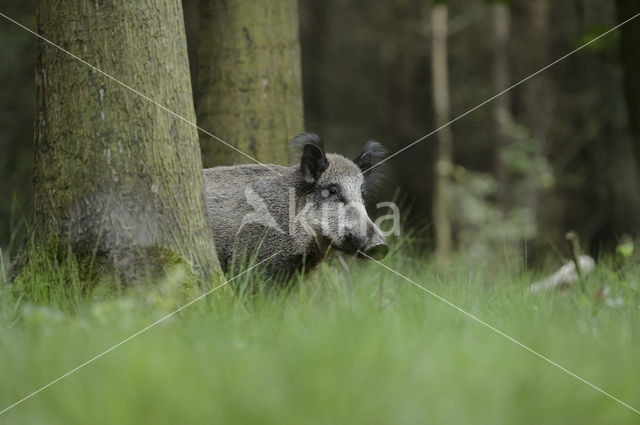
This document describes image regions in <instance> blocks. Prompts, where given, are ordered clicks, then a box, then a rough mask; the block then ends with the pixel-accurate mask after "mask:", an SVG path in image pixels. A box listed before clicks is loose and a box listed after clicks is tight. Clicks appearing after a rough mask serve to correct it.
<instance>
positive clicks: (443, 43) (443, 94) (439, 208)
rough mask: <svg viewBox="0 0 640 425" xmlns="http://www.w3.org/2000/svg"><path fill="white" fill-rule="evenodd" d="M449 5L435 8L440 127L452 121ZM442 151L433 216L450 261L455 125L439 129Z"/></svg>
mask: <svg viewBox="0 0 640 425" xmlns="http://www.w3.org/2000/svg"><path fill="white" fill-rule="evenodd" d="M447 15H448V13H447V5H446V3H441V2H438V3H436V4H434V5H433V8H432V10H431V26H432V31H433V34H432V52H431V74H432V84H433V107H434V111H435V122H436V127H441V126H443V125H445V124H446V123H447V122H448V121H449V110H450V106H449V70H448V65H447V33H448V30H447V19H448V17H447ZM437 136H438V153H437V159H436V167H435V190H434V198H433V220H434V224H435V232H436V258H437V260H438V262H440V263H446V262H448V261H449V259H450V257H451V220H450V216H451V171H452V168H453V166H452V151H453V135H452V133H451V127H450V126H447V127H444V128H443V129H441V130H440V131H438V133H437Z"/></svg>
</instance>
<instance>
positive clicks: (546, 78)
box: [523, 0, 565, 257]
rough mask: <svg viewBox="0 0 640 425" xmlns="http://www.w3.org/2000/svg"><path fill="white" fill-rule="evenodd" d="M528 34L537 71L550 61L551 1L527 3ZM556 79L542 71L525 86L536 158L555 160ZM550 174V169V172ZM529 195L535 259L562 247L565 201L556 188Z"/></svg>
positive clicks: (532, 68) (538, 189)
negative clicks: (552, 140) (551, 142)
mask: <svg viewBox="0 0 640 425" xmlns="http://www.w3.org/2000/svg"><path fill="white" fill-rule="evenodd" d="M525 10H526V13H527V33H528V34H529V35H528V37H527V38H526V44H527V46H529V47H528V50H527V53H526V57H527V58H528V64H529V65H528V69H529V70H530V72H534V71H537V70H539V69H541V68H543V67H545V66H547V65H548V64H549V63H550V62H551V55H550V47H551V46H550V37H551V33H552V32H553V31H552V28H551V21H550V19H551V17H550V14H549V12H550V2H549V0H532V1H530V2H529V3H528V4H527V7H526V9H525ZM554 93H555V90H554V88H553V80H552V78H551V74H550V73H548V72H542V73H540V74H538V75H536V76H535V78H532V79H531V80H529V81H527V83H526V84H525V85H524V104H523V106H524V112H525V113H524V116H525V121H526V123H527V127H528V129H529V131H530V132H531V137H532V138H533V140H534V141H535V144H536V145H535V146H536V156H537V158H543V157H546V158H552V157H553V156H554V155H553V152H551V150H550V148H551V147H550V146H548V143H547V139H548V137H549V132H550V131H551V126H552V124H553V113H554V103H555V101H554ZM549 172H551V170H549ZM540 184H541V182H540V179H538V182H537V185H536V187H534V188H532V190H530V191H529V192H528V194H527V201H526V203H527V206H529V207H530V208H532V209H533V210H534V211H535V215H536V226H537V230H538V231H537V241H536V243H535V244H534V249H533V250H532V253H533V255H534V256H538V257H544V256H546V255H547V253H548V249H549V246H550V245H555V246H561V245H562V242H563V238H564V234H563V231H562V230H563V229H564V227H565V225H564V223H562V216H563V214H564V212H563V211H564V199H563V197H562V196H561V194H560V193H559V192H558V188H557V186H556V185H555V184H554V186H552V187H543V186H539V185H540Z"/></svg>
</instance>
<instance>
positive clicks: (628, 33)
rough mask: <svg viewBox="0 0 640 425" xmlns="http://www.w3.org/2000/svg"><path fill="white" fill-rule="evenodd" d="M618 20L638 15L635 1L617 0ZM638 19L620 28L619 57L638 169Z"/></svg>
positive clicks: (639, 134)
mask: <svg viewBox="0 0 640 425" xmlns="http://www.w3.org/2000/svg"><path fill="white" fill-rule="evenodd" d="M616 5H617V8H618V20H619V21H620V22H622V21H624V20H627V19H629V18H631V17H632V16H633V15H635V14H637V13H640V2H638V1H637V0H617V1H616ZM639 42H640V18H636V19H634V20H633V21H631V22H629V23H627V24H625V25H623V26H622V27H621V28H620V55H621V57H622V65H623V68H624V82H625V96H626V99H627V109H628V111H629V124H630V126H631V131H632V133H633V137H634V139H635V140H634V156H635V160H636V165H637V166H638V167H640V54H638V43H639Z"/></svg>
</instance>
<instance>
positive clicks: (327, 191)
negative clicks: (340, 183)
mask: <svg viewBox="0 0 640 425" xmlns="http://www.w3.org/2000/svg"><path fill="white" fill-rule="evenodd" d="M322 197H323V198H327V199H329V200H331V201H340V202H342V196H340V191H339V190H338V188H337V187H336V186H335V185H331V186H328V187H326V188H324V189H322Z"/></svg>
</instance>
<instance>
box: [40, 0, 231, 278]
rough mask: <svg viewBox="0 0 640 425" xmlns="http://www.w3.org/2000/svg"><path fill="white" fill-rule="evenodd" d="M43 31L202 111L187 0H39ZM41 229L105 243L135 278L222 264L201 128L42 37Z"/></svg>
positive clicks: (49, 236)
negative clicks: (195, 88)
mask: <svg viewBox="0 0 640 425" xmlns="http://www.w3.org/2000/svg"><path fill="white" fill-rule="evenodd" d="M37 21H38V32H39V33H40V34H42V35H43V36H44V37H46V38H47V39H50V40H52V41H53V42H55V43H58V44H60V45H61V46H63V47H64V48H65V49H67V50H69V51H70V52H73V53H74V54H77V55H78V56H80V57H82V58H83V59H85V60H86V61H87V62H89V63H91V64H93V65H95V66H96V67H98V68H99V69H101V70H103V71H104V72H106V73H108V74H110V75H112V76H114V77H115V78H117V79H119V80H121V81H123V82H125V83H126V84H128V85H130V86H131V87H134V88H135V89H136V90H138V91H140V92H142V93H144V94H145V95H147V96H149V97H150V98H152V99H154V100H155V101H157V102H159V103H160V104H162V105H166V106H167V107H168V108H169V109H171V110H172V111H175V112H176V113H177V114H179V115H181V116H182V117H184V118H186V119H187V120H189V121H192V122H193V121H195V113H194V108H193V101H192V97H191V86H190V81H189V69H188V63H187V46H186V41H185V32H184V24H183V18H182V7H181V5H180V1H179V0H148V1H146V2H145V3H144V5H142V4H139V3H137V2H120V1H115V0H109V1H101V2H87V1H84V0H69V1H67V2H65V3H64V4H60V3H58V2H52V1H48V0H41V1H39V2H38V10H37ZM36 87H37V115H36V125H35V151H36V156H35V177H34V199H33V211H32V217H31V229H30V230H31V233H32V235H33V237H34V239H35V241H36V245H37V246H42V245H43V244H44V243H50V241H51V240H56V241H59V242H60V243H63V244H70V246H71V247H72V248H73V250H74V251H75V253H76V254H77V255H78V257H79V258H80V259H81V260H82V259H83V258H84V259H86V258H88V257H90V256H91V255H92V253H93V252H94V250H95V252H96V253H97V257H98V258H97V260H98V263H99V264H100V265H101V266H103V267H104V269H103V270H104V271H106V272H115V273H116V274H117V275H119V276H121V277H122V278H124V279H125V280H126V281H127V282H132V281H134V280H136V279H137V278H138V277H140V276H141V273H146V272H147V271H162V270H163V269H164V267H165V266H166V265H169V264H173V263H175V262H176V261H186V262H188V263H189V264H191V265H192V266H193V267H194V269H196V270H198V271H199V272H201V273H203V274H208V273H210V272H213V271H215V270H217V269H218V262H217V258H216V255H215V250H214V246H213V241H212V238H211V236H210V233H209V230H208V226H207V221H206V218H205V214H204V207H203V202H202V184H203V183H202V174H201V160H200V153H199V148H198V136H197V132H196V130H195V129H194V128H193V127H192V126H190V125H188V124H186V123H185V122H184V121H181V120H179V119H176V118H175V117H173V116H171V115H170V114H169V113H167V112H166V111H164V110H162V109H160V108H158V107H157V106H156V105H154V104H153V103H151V102H149V101H148V100H145V99H143V98H142V97H140V96H139V95H137V94H135V93H132V92H131V91H129V90H127V89H125V88H124V87H122V86H121V85H119V84H117V83H115V82H114V81H112V80H110V79H108V78H107V77H105V76H104V75H102V74H101V73H99V72H97V71H96V70H95V69H92V68H90V67H88V66H87V65H84V64H82V63H80V62H79V61H78V60H77V59H74V58H72V57H70V56H69V55H67V54H65V53H63V52H61V51H60V50H58V49H56V48H55V47H53V46H51V45H49V44H46V43H44V42H40V43H39V45H38V57H37V66H36Z"/></svg>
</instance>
